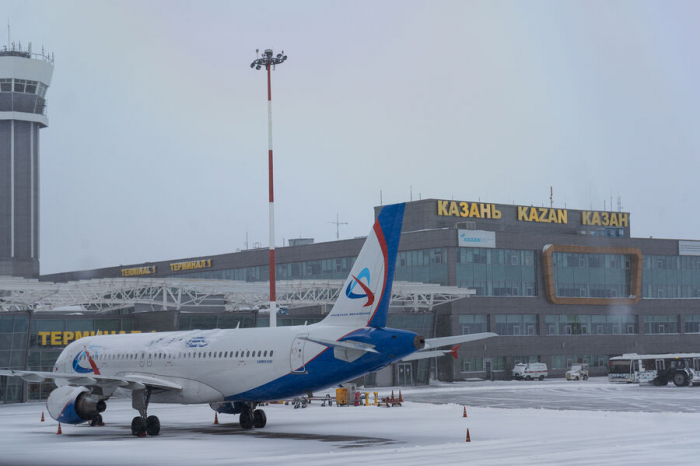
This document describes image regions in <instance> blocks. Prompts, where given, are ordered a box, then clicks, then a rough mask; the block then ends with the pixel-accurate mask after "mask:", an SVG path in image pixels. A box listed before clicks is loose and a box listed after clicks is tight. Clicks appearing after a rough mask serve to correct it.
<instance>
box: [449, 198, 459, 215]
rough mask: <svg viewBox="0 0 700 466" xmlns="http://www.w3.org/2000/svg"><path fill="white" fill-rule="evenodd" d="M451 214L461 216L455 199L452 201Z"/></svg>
mask: <svg viewBox="0 0 700 466" xmlns="http://www.w3.org/2000/svg"><path fill="white" fill-rule="evenodd" d="M450 215H454V216H455V217H457V216H459V209H458V208H457V203H456V202H455V201H452V202H450Z"/></svg>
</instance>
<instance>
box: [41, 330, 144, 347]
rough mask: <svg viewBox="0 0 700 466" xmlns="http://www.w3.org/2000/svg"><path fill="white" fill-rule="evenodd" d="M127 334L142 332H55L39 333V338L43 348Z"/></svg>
mask: <svg viewBox="0 0 700 466" xmlns="http://www.w3.org/2000/svg"><path fill="white" fill-rule="evenodd" d="M125 333H141V331H140V330H132V331H130V332H126V331H124V330H120V331H116V330H111V331H108V330H105V331H102V330H98V331H94V330H91V331H84V332H81V331H75V332H71V331H65V332H60V331H55V332H37V334H38V335H39V338H41V341H40V345H41V346H66V345H67V344H69V343H70V342H72V341H76V340H80V339H81V338H84V337H94V336H95V335H117V334H125Z"/></svg>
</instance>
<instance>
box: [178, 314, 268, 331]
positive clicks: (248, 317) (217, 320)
mask: <svg viewBox="0 0 700 466" xmlns="http://www.w3.org/2000/svg"><path fill="white" fill-rule="evenodd" d="M236 327H240V328H250V327H255V315H254V314H245V313H236V314H224V315H218V314H217V315H212V314H184V313H181V314H180V318H179V320H178V330H211V329H214V328H236Z"/></svg>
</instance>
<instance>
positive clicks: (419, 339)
mask: <svg viewBox="0 0 700 466" xmlns="http://www.w3.org/2000/svg"><path fill="white" fill-rule="evenodd" d="M413 346H415V347H416V349H417V350H422V349H423V348H425V338H423V335H416V337H415V338H414V339H413Z"/></svg>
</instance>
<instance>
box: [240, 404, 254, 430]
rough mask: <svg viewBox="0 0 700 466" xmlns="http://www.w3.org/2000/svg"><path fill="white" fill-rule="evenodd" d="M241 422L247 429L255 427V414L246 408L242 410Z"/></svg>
mask: <svg viewBox="0 0 700 466" xmlns="http://www.w3.org/2000/svg"><path fill="white" fill-rule="evenodd" d="M239 422H240V423H241V427H242V428H243V429H245V430H248V429H252V428H253V416H251V414H250V410H248V409H244V410H243V411H241V415H240V419H239Z"/></svg>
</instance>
